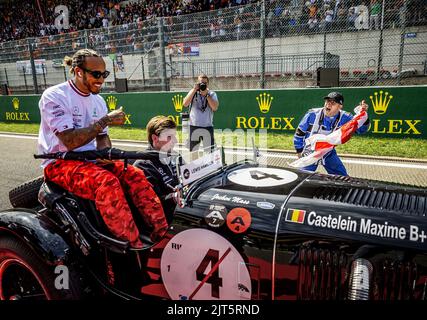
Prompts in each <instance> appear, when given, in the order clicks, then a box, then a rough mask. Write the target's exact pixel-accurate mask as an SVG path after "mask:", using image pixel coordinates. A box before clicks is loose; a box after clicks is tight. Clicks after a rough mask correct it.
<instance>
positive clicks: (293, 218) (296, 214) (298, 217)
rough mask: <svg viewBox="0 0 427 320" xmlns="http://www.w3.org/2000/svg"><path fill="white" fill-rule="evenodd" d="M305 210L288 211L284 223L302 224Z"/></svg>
mask: <svg viewBox="0 0 427 320" xmlns="http://www.w3.org/2000/svg"><path fill="white" fill-rule="evenodd" d="M304 218H305V210H298V209H288V212H287V213H286V221H289V222H294V223H304Z"/></svg>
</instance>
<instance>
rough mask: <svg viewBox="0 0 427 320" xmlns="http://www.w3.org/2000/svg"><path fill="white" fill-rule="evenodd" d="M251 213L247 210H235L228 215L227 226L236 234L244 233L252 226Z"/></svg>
mask: <svg viewBox="0 0 427 320" xmlns="http://www.w3.org/2000/svg"><path fill="white" fill-rule="evenodd" d="M251 221H252V216H251V213H250V212H249V211H248V210H247V209H245V208H234V209H232V210H231V211H230V212H229V213H228V215H227V226H228V228H229V229H230V230H231V231H233V232H234V233H243V232H245V231H246V230H248V228H249V227H250V225H251Z"/></svg>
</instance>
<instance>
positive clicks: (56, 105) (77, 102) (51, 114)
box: [37, 80, 108, 168]
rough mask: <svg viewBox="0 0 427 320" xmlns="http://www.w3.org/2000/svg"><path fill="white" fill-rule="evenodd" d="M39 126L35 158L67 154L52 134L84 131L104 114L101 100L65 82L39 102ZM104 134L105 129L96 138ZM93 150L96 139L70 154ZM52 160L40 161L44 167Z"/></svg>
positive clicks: (46, 91) (44, 94) (47, 93)
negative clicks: (47, 154) (52, 154)
mask: <svg viewBox="0 0 427 320" xmlns="http://www.w3.org/2000/svg"><path fill="white" fill-rule="evenodd" d="M39 109H40V115H41V124H40V129H39V139H38V147H37V149H38V150H37V151H38V153H39V154H44V153H53V152H64V151H67V148H66V147H65V145H64V144H63V143H62V142H61V141H60V140H59V139H58V137H57V136H56V133H58V132H62V131H65V130H68V129H73V128H75V129H79V128H86V127H88V126H90V125H92V124H94V123H95V122H96V121H98V120H99V119H101V118H102V117H103V116H105V115H106V114H107V112H108V109H107V105H106V103H105V100H104V99H103V98H102V97H101V96H99V95H97V94H88V93H83V92H81V91H80V90H79V89H78V88H77V87H76V86H75V84H74V83H73V82H72V81H71V80H69V81H67V82H64V83H61V84H58V85H56V86H53V87H50V88H48V89H46V90H45V91H44V92H43V95H42V96H41V98H40V101H39ZM104 134H108V130H107V128H105V129H104V131H103V132H101V133H100V134H99V135H104ZM88 150H96V139H93V140H92V141H90V142H89V143H88V144H86V145H84V146H81V147H80V148H76V149H74V150H73V151H88ZM52 161H53V160H44V161H43V163H42V167H43V168H44V167H46V166H47V165H48V164H49V163H50V162H52Z"/></svg>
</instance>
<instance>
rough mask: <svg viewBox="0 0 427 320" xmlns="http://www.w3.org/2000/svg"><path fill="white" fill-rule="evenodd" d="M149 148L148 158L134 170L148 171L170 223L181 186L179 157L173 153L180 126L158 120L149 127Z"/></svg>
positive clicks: (166, 118)
mask: <svg viewBox="0 0 427 320" xmlns="http://www.w3.org/2000/svg"><path fill="white" fill-rule="evenodd" d="M147 137H148V142H149V144H150V145H149V147H148V148H147V150H146V152H147V156H148V158H147V159H145V160H138V161H136V162H135V163H134V166H135V167H137V168H140V169H142V170H143V171H144V173H145V176H146V177H147V179H148V181H149V182H150V183H151V184H152V185H153V189H154V191H155V192H156V194H157V196H158V197H159V198H160V200H161V202H162V205H163V210H164V212H165V214H166V219H167V220H168V222H169V223H170V221H171V219H172V215H173V212H174V209H175V206H176V201H177V198H176V192H175V187H176V186H177V185H178V184H179V180H178V176H177V170H176V166H177V161H179V160H178V159H181V157H179V154H178V153H176V152H174V151H173V148H174V146H175V144H176V143H177V138H176V123H175V122H174V121H173V120H172V119H171V118H168V117H166V116H156V117H154V118H152V119H151V120H150V121H149V122H148V124H147Z"/></svg>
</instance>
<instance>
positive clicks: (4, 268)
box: [0, 249, 51, 300]
mask: <svg viewBox="0 0 427 320" xmlns="http://www.w3.org/2000/svg"><path fill="white" fill-rule="evenodd" d="M0 299H1V300H21V299H32V300H47V299H51V297H50V295H49V292H48V290H47V288H45V286H44V285H43V281H42V280H41V279H40V277H39V275H38V274H37V273H36V272H35V271H34V270H33V269H32V268H31V266H29V265H28V264H27V263H26V262H25V261H23V260H22V259H21V258H20V257H18V256H16V255H15V254H14V253H13V252H9V251H6V250H1V249H0Z"/></svg>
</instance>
